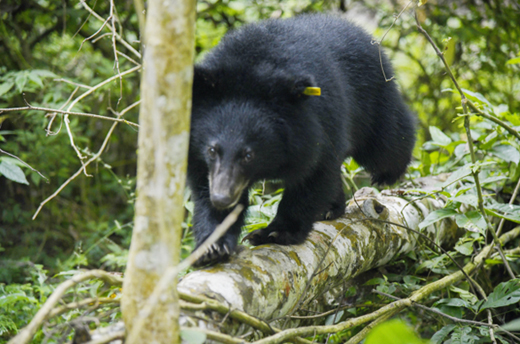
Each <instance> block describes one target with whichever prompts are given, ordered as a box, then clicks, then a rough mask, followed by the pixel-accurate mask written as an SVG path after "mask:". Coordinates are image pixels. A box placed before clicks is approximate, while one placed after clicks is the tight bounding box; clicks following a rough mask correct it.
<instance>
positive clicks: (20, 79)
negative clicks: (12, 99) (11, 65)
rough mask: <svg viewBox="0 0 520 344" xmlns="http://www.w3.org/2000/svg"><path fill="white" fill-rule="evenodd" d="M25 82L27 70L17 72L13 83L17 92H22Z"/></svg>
mask: <svg viewBox="0 0 520 344" xmlns="http://www.w3.org/2000/svg"><path fill="white" fill-rule="evenodd" d="M26 82H27V72H26V71H24V72H20V73H17V75H16V79H15V80H14V83H15V84H16V89H17V90H18V92H20V93H21V92H23V88H24V87H25V83H26Z"/></svg>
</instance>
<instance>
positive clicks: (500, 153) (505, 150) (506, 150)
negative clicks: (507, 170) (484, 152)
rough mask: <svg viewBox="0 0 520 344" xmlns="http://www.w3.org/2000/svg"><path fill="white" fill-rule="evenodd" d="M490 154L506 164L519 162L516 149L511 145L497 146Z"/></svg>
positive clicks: (519, 155)
mask: <svg viewBox="0 0 520 344" xmlns="http://www.w3.org/2000/svg"><path fill="white" fill-rule="evenodd" d="M490 152H491V153H492V154H493V155H495V156H497V157H499V158H500V159H502V160H504V161H506V162H514V163H515V164H518V162H520V153H519V152H518V149H516V148H515V147H513V146H511V145H497V146H495V147H493V148H492V149H491V151H490Z"/></svg>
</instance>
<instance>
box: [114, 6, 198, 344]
mask: <svg viewBox="0 0 520 344" xmlns="http://www.w3.org/2000/svg"><path fill="white" fill-rule="evenodd" d="M195 5H196V4H195V2H194V1H190V0H149V1H148V8H147V16H148V20H147V21H146V28H145V30H144V40H145V44H144V45H143V47H144V51H145V53H144V61H143V62H144V63H143V74H142V80H141V98H142V103H141V108H140V117H139V124H140V129H139V151H138V162H137V200H136V204H135V226H134V231H133V235H132V243H131V246H130V252H129V257H128V266H127V270H126V274H125V280H124V294H123V298H122V303H121V304H122V310H123V319H124V321H125V324H126V329H127V331H128V332H127V333H132V332H131V331H132V328H133V325H135V324H136V322H137V321H139V322H141V324H143V325H144V326H140V327H139V328H140V329H141V331H138V333H135V335H134V336H133V337H132V336H131V338H128V340H127V343H165V344H166V343H168V344H170V343H178V342H179V325H178V316H179V308H178V296H177V293H176V283H172V285H171V286H170V288H169V289H167V290H165V291H164V292H163V294H162V295H161V298H160V300H161V302H160V304H159V305H157V307H156V308H155V310H154V312H153V313H152V314H151V315H150V316H149V317H147V318H146V319H141V317H140V315H139V310H140V309H142V308H143V306H144V305H145V303H146V300H147V299H148V297H149V296H150V294H151V293H152V291H153V290H154V287H155V285H156V283H157V281H158V280H159V279H160V277H161V275H162V274H163V273H164V271H165V270H166V269H167V268H169V267H172V266H175V265H177V264H178V260H179V256H180V247H179V246H180V241H181V223H182V221H183V216H184V206H183V195H184V185H185V179H186V168H187V154H188V144H189V132H190V127H189V126H190V113H191V86H192V80H193V56H194V40H195V38H194V37H195V36H194V33H195Z"/></svg>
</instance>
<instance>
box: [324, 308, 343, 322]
mask: <svg viewBox="0 0 520 344" xmlns="http://www.w3.org/2000/svg"><path fill="white" fill-rule="evenodd" d="M343 314H345V311H339V312H338V313H337V314H336V313H334V314H331V315H329V316H328V317H327V320H325V325H335V324H337V323H339V322H340V321H341V317H342V316H343Z"/></svg>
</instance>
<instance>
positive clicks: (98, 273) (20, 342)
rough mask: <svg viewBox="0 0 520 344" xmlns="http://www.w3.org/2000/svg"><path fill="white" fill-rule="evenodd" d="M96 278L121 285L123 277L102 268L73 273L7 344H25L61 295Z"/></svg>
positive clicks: (46, 317)
mask: <svg viewBox="0 0 520 344" xmlns="http://www.w3.org/2000/svg"><path fill="white" fill-rule="evenodd" d="M93 278H98V279H101V280H103V281H105V282H106V283H108V284H110V285H122V284H123V279H122V278H121V277H119V276H116V275H113V274H110V273H108V272H106V271H103V270H91V271H87V272H84V273H82V274H78V275H75V276H74V277H72V278H71V279H68V280H66V281H65V282H63V283H61V284H60V285H58V286H57V287H56V289H55V290H54V292H53V293H52V294H51V295H50V296H49V298H48V299H47V301H45V303H44V304H43V306H42V307H41V308H40V310H39V311H38V312H37V313H36V315H35V316H34V317H33V318H32V320H31V322H30V323H29V324H28V325H27V326H26V327H24V328H23V329H22V330H21V331H20V332H18V334H17V335H16V336H15V337H13V338H12V339H11V340H10V341H9V342H7V344H26V343H29V342H30V341H31V339H32V337H33V336H34V334H35V333H36V331H37V330H38V328H39V327H40V326H41V324H42V323H43V322H44V321H45V320H46V319H48V316H49V314H50V313H51V312H52V309H53V308H54V305H55V304H56V303H58V302H59V301H60V299H61V297H62V296H63V295H64V294H65V293H66V292H67V290H69V289H70V288H72V287H74V286H75V285H77V284H78V283H81V282H83V281H86V280H89V279H93Z"/></svg>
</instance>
